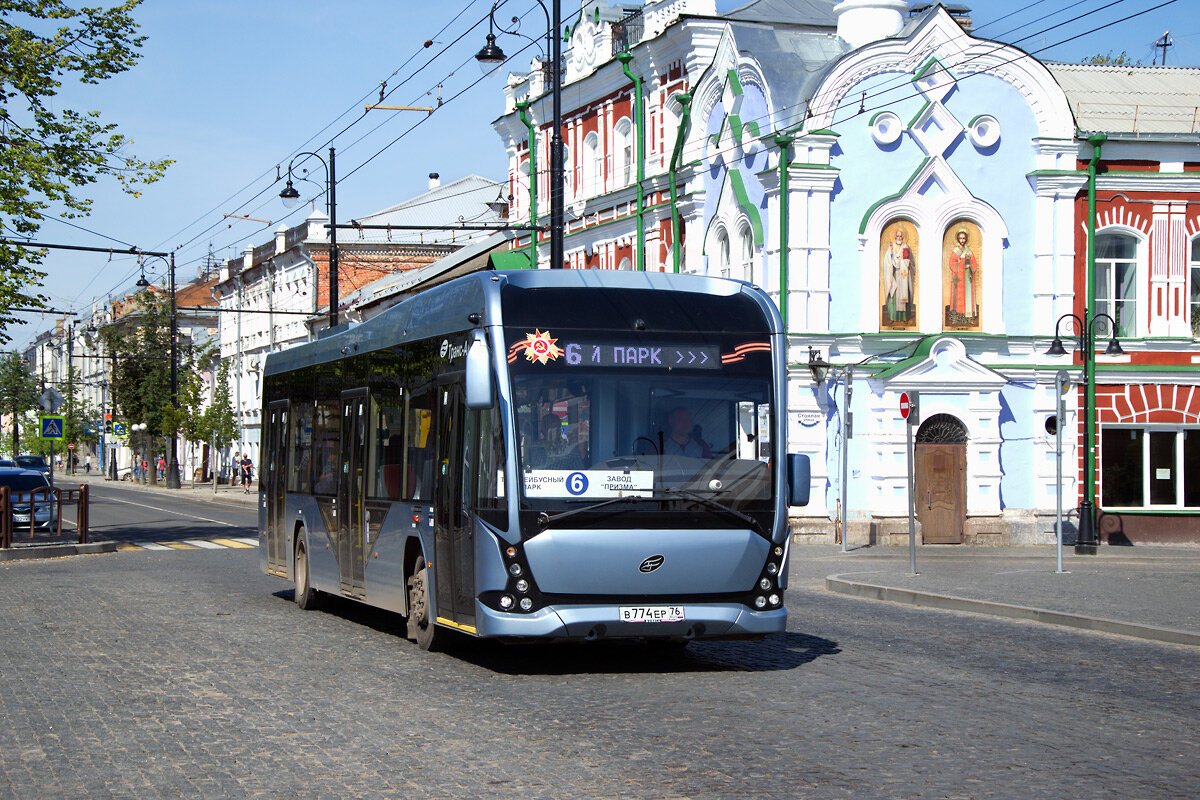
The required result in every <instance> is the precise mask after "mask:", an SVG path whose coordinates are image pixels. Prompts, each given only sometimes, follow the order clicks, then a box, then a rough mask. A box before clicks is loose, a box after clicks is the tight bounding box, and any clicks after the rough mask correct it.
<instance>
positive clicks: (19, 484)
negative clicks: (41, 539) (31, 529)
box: [0, 467, 58, 528]
mask: <svg viewBox="0 0 1200 800" xmlns="http://www.w3.org/2000/svg"><path fill="white" fill-rule="evenodd" d="M0 486H7V487H8V490H9V497H10V498H11V499H12V506H13V513H12V519H13V527H17V526H21V525H28V524H29V502H30V499H31V498H32V494H33V492H34V491H35V490H36V489H41V488H43V487H49V486H50V481H49V480H48V479H47V478H46V475H45V473H42V472H39V471H38V470H36V469H21V468H20V467H17V468H13V467H0ZM57 507H58V503H57V502H55V500H54V499H53V498H52V497H51V495H50V493H49V492H46V493H42V494H39V495H38V498H37V499H36V500H34V501H33V524H34V525H36V526H37V527H39V528H48V527H51V526H52V525H54V523H55V521H56V520H57V516H56V510H57Z"/></svg>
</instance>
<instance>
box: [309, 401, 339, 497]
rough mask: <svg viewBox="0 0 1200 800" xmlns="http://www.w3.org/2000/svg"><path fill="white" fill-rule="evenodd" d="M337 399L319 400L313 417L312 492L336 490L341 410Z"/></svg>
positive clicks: (326, 492)
mask: <svg viewBox="0 0 1200 800" xmlns="http://www.w3.org/2000/svg"><path fill="white" fill-rule="evenodd" d="M338 405H339V404H338V401H337V400H321V401H320V402H318V403H317V404H316V409H315V414H314V419H313V440H314V446H313V451H314V452H313V494H333V493H334V492H335V491H336V490H337V476H338V458H339V450H340V447H339V442H340V440H341V432H342V429H341V422H342V415H341V410H340V409H339V408H338Z"/></svg>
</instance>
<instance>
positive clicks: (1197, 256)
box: [1187, 236, 1200, 339]
mask: <svg viewBox="0 0 1200 800" xmlns="http://www.w3.org/2000/svg"><path fill="white" fill-rule="evenodd" d="M1197 250H1200V236H1193V237H1192V238H1191V240H1190V241H1189V242H1188V286H1187V309H1188V325H1190V326H1191V331H1192V338H1193V339H1200V252H1197ZM1192 298H1196V299H1195V300H1193V299H1192Z"/></svg>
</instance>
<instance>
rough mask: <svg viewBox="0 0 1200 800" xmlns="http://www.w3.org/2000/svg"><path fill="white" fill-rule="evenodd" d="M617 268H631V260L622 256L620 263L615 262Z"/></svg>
mask: <svg viewBox="0 0 1200 800" xmlns="http://www.w3.org/2000/svg"><path fill="white" fill-rule="evenodd" d="M617 269H622V270H625V271H629V270H631V269H633V262H632V261H630V260H629V259H628V258H622V259H621V263H620V264H617Z"/></svg>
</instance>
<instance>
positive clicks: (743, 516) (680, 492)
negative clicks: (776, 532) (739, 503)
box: [660, 489, 770, 538]
mask: <svg viewBox="0 0 1200 800" xmlns="http://www.w3.org/2000/svg"><path fill="white" fill-rule="evenodd" d="M660 491H661V492H663V493H664V494H668V495H677V496H679V497H686V498H688V499H689V500H695V501H696V502H697V503H703V504H704V505H706V506H708V507H709V508H715V509H717V510H719V511H724V512H725V513H726V514H729V515H730V516H732V517H736V518H738V519H740V520H741V521H742V522H745V523H746V524H747V525H749V526H750V527H751V528H752V529H754V531H755V532H757V533H759V534H761V535H762V536H765V537H767V538H770V534H769V533H768V532H767V531H765V530H763V527H762V525H760V524H759V522H758V520H756V519H755V518H754V517H752V516H750V515H749V514H747V513H745V512H743V511H738V510H737V509H736V508H731V507H730V506H727V505H725V504H724V503H722V502H721V501H720V500H715V499H713V498H711V497H706V496H704V495H702V494H700V493H699V492H693V491H692V490H691V489H661V490H660Z"/></svg>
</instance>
